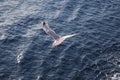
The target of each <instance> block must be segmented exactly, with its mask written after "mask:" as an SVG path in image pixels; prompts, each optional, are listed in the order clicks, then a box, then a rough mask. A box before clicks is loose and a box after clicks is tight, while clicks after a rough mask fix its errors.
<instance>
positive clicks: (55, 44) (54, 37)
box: [42, 22, 77, 48]
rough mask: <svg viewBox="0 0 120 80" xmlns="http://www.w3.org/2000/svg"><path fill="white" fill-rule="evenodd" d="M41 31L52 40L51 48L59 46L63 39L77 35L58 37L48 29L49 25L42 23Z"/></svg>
mask: <svg viewBox="0 0 120 80" xmlns="http://www.w3.org/2000/svg"><path fill="white" fill-rule="evenodd" d="M42 29H43V30H44V31H45V32H46V33H47V34H48V35H50V36H51V37H52V38H53V39H54V42H53V44H52V48H54V47H56V46H58V45H60V44H61V43H62V42H63V41H64V40H65V39H67V38H70V37H72V36H75V35H77V34H71V35H66V36H63V37H60V36H59V35H57V34H56V33H55V31H54V30H52V29H51V28H50V27H49V25H48V24H47V23H46V22H42Z"/></svg>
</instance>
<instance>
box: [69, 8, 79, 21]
mask: <svg viewBox="0 0 120 80" xmlns="http://www.w3.org/2000/svg"><path fill="white" fill-rule="evenodd" d="M79 10H80V6H77V7H76V9H75V10H74V11H73V13H72V15H71V16H70V17H69V18H68V22H70V21H72V20H74V19H75V18H76V17H77V14H78V11H79Z"/></svg>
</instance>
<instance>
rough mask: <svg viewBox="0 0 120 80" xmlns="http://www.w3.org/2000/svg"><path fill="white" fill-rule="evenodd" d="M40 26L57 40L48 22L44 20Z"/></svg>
mask: <svg viewBox="0 0 120 80" xmlns="http://www.w3.org/2000/svg"><path fill="white" fill-rule="evenodd" d="M42 24H43V25H42V28H43V30H44V31H45V32H46V33H47V34H48V35H50V36H51V37H52V38H53V39H55V40H57V39H58V38H59V36H58V35H57V34H56V33H55V31H54V30H52V29H51V28H50V27H49V26H48V24H46V23H45V22H43V23H42Z"/></svg>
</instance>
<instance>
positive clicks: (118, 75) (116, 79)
mask: <svg viewBox="0 0 120 80" xmlns="http://www.w3.org/2000/svg"><path fill="white" fill-rule="evenodd" d="M111 79H112V80H120V73H115V74H114V75H113V77H111Z"/></svg>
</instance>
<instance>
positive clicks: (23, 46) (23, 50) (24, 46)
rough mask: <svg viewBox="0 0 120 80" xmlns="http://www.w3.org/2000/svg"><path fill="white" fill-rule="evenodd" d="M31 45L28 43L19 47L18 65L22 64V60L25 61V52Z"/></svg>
mask: <svg viewBox="0 0 120 80" xmlns="http://www.w3.org/2000/svg"><path fill="white" fill-rule="evenodd" d="M29 45H30V43H26V44H23V45H21V46H19V47H18V51H17V63H20V62H21V60H22V59H23V57H24V56H23V54H24V53H25V51H26V50H27V49H28V47H29Z"/></svg>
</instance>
